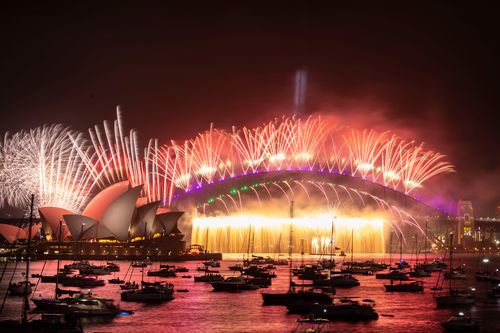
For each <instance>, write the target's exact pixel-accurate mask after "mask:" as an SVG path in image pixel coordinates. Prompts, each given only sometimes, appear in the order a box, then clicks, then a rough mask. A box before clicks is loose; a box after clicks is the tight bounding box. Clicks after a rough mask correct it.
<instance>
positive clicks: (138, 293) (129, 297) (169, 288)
mask: <svg viewBox="0 0 500 333" xmlns="http://www.w3.org/2000/svg"><path fill="white" fill-rule="evenodd" d="M173 294H174V286H173V285H172V284H155V285H148V286H143V287H142V288H141V289H134V290H128V291H124V292H122V293H121V300H122V301H125V302H144V303H156V302H165V301H171V300H173V299H174V296H173Z"/></svg>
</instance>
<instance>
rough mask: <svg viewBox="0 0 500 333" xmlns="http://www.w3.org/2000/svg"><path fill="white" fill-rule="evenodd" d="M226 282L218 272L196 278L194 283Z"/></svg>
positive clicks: (206, 273)
mask: <svg viewBox="0 0 500 333" xmlns="http://www.w3.org/2000/svg"><path fill="white" fill-rule="evenodd" d="M216 281H224V277H223V276H222V275H220V274H219V272H217V271H205V275H201V276H195V277H194V282H216Z"/></svg>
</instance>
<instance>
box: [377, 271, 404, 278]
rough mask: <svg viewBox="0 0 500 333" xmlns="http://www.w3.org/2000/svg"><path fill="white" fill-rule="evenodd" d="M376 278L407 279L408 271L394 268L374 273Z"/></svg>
mask: <svg viewBox="0 0 500 333" xmlns="http://www.w3.org/2000/svg"><path fill="white" fill-rule="evenodd" d="M375 278H377V279H387V280H408V279H409V278H408V273H406V272H402V271H398V270H394V271H390V272H389V273H377V274H375Z"/></svg>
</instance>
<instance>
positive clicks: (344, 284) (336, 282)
mask: <svg viewBox="0 0 500 333" xmlns="http://www.w3.org/2000/svg"><path fill="white" fill-rule="evenodd" d="M313 285H315V286H332V287H338V288H351V287H357V286H359V285H360V283H359V280H358V279H356V278H355V277H354V276H352V275H351V274H340V275H336V276H330V278H328V279H325V280H313Z"/></svg>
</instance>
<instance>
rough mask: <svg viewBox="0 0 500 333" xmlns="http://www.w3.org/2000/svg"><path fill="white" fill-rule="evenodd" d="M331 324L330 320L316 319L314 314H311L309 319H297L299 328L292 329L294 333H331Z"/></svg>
mask: <svg viewBox="0 0 500 333" xmlns="http://www.w3.org/2000/svg"><path fill="white" fill-rule="evenodd" d="M329 323H330V321H329V320H328V319H324V318H316V317H314V314H312V313H311V314H309V316H308V317H307V318H299V319H297V326H295V328H294V329H292V333H320V332H329V330H328V328H327V326H328V324H329Z"/></svg>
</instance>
